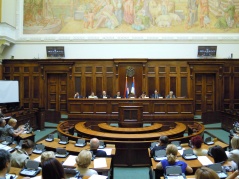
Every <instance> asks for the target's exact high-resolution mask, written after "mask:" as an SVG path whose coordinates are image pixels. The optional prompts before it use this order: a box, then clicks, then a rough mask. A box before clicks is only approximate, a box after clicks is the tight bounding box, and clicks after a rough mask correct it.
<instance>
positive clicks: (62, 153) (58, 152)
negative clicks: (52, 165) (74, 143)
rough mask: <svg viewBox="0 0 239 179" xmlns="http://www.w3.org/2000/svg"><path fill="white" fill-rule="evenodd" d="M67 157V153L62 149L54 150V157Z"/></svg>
mask: <svg viewBox="0 0 239 179" xmlns="http://www.w3.org/2000/svg"><path fill="white" fill-rule="evenodd" d="M68 155H69V152H67V151H66V149H64V148H56V154H55V156H56V157H59V158H66V157H67V156H68Z"/></svg>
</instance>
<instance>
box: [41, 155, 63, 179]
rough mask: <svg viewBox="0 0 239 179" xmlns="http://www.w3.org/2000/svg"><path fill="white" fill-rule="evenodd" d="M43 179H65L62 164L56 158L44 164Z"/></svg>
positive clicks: (47, 160)
mask: <svg viewBox="0 0 239 179" xmlns="http://www.w3.org/2000/svg"><path fill="white" fill-rule="evenodd" d="M42 178H43V179H64V178H65V172H64V169H63V166H62V164H61V163H60V162H59V161H58V160H57V159H55V158H48V159H46V160H45V161H44V162H43V163H42Z"/></svg>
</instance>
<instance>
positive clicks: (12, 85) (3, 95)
mask: <svg viewBox="0 0 239 179" xmlns="http://www.w3.org/2000/svg"><path fill="white" fill-rule="evenodd" d="M14 102H19V85H18V81H6V80H0V103H14Z"/></svg>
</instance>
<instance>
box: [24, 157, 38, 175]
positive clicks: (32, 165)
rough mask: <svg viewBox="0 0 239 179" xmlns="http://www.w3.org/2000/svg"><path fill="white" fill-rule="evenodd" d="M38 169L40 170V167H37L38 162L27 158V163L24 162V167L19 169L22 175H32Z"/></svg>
mask: <svg viewBox="0 0 239 179" xmlns="http://www.w3.org/2000/svg"><path fill="white" fill-rule="evenodd" d="M40 171H41V169H40V168H39V162H37V161H34V160H28V161H27V164H26V168H23V169H22V170H21V171H20V174H21V175H24V176H29V177H34V176H36V175H37V174H38V173H39V172H40Z"/></svg>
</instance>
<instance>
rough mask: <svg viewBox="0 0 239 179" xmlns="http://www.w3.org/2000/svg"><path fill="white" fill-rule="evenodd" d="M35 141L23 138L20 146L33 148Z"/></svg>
mask: <svg viewBox="0 0 239 179" xmlns="http://www.w3.org/2000/svg"><path fill="white" fill-rule="evenodd" d="M34 146H35V143H34V142H33V141H31V140H30V139H25V140H24V141H23V142H22V148H23V149H30V148H34Z"/></svg>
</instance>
